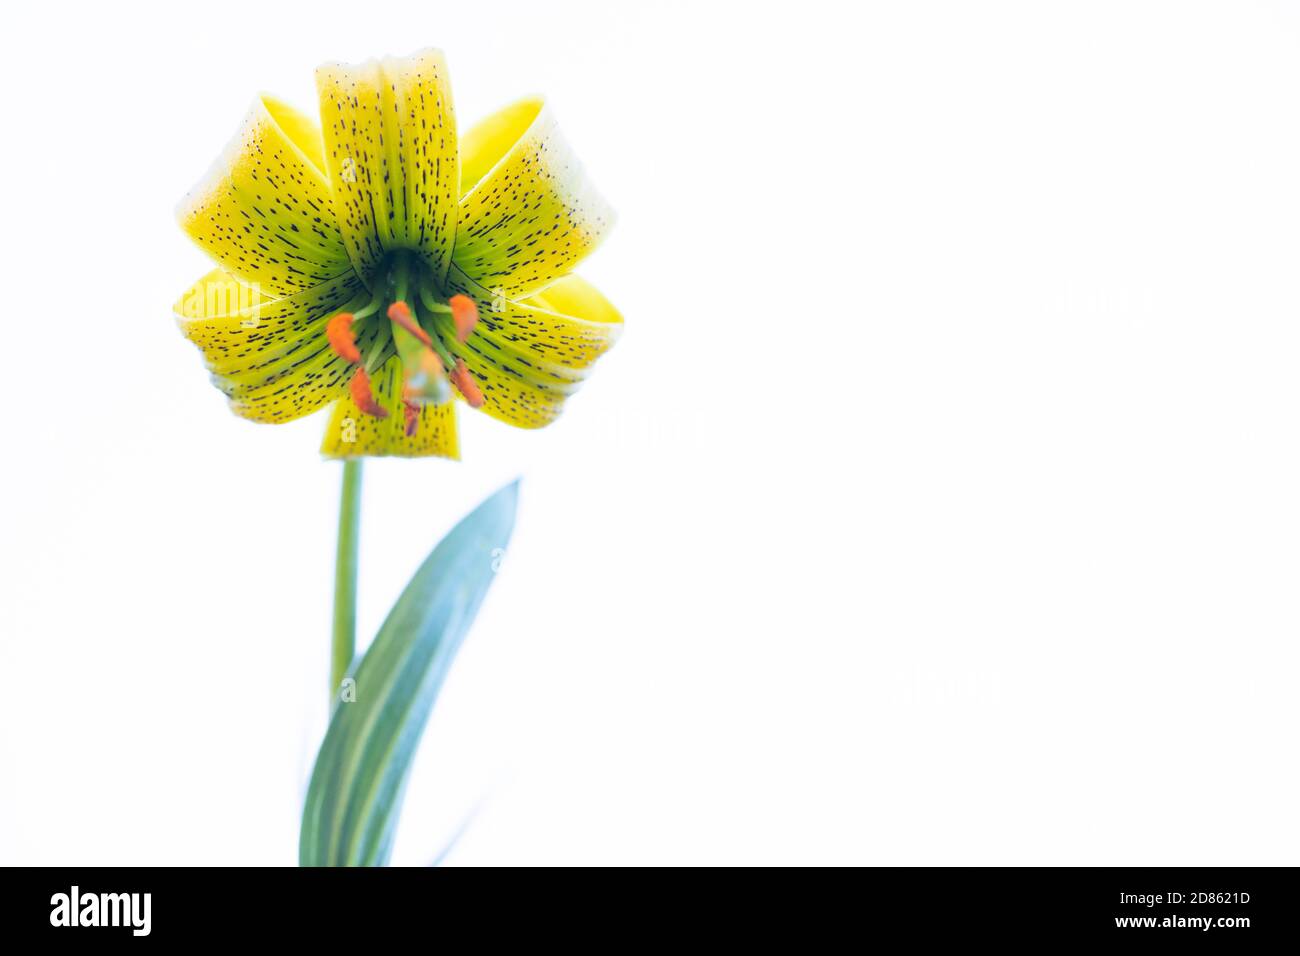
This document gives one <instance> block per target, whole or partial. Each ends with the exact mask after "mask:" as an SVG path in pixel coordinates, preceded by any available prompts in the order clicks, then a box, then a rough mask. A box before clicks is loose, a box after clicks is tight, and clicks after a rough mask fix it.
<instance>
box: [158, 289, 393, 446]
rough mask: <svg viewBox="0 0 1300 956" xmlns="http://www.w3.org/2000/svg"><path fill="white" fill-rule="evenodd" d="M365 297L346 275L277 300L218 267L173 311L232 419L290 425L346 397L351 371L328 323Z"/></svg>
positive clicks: (363, 343)
mask: <svg viewBox="0 0 1300 956" xmlns="http://www.w3.org/2000/svg"><path fill="white" fill-rule="evenodd" d="M367 298H368V295H367V294H366V293H365V290H364V288H363V287H362V285H361V281H360V279H358V278H357V277H356V275H355V274H354V273H353V272H352V271H351V269H349V270H348V272H347V273H346V274H345V275H342V276H339V277H336V278H334V279H330V280H327V281H325V282H322V283H321V284H320V285H317V286H313V287H312V288H310V289H305V290H303V291H301V292H298V293H295V294H294V295H291V296H286V297H283V298H279V299H274V298H271V297H269V296H267V295H265V294H263V293H260V292H258V290H257V289H255V288H254V287H252V286H249V285H246V284H244V283H241V282H239V281H238V280H236V279H235V278H234V277H233V276H231V275H230V274H229V273H225V272H222V271H221V270H219V269H218V270H214V271H213V272H211V273H209V274H208V275H206V276H204V277H203V278H202V279H200V280H199V281H198V282H196V283H195V284H194V285H192V286H191V287H190V288H189V290H187V291H186V293H185V294H184V295H183V296H181V298H180V300H179V301H178V302H177V303H176V305H175V307H174V311H175V313H176V317H177V320H178V321H179V323H180V328H181V331H182V332H183V333H184V334H185V337H186V338H188V339H189V340H190V341H191V342H193V343H194V344H195V345H197V346H198V347H199V348H200V349H201V350H202V352H203V357H204V359H205V360H206V361H207V364H208V369H209V370H210V371H211V372H212V381H213V384H215V385H216V386H217V387H218V388H219V389H221V391H222V392H224V393H225V394H226V396H227V397H228V398H229V399H230V403H231V408H232V409H233V410H234V411H235V413H236V414H238V415H241V416H243V417H244V418H249V419H252V420H253V421H258V422H287V421H291V420H293V419H295V418H300V417H302V416H303V415H307V414H310V413H311V412H314V411H316V410H317V409H319V408H321V407H323V406H324V405H327V404H329V402H331V401H333V400H334V399H335V398H337V397H338V396H339V395H340V394H342V393H343V392H344V391H346V385H347V382H348V378H349V374H350V371H351V370H350V368H349V365H348V363H347V362H345V361H344V360H343V359H341V358H339V357H338V355H336V354H335V353H334V351H333V350H332V349H330V348H329V345H328V342H327V340H326V337H325V324H326V322H328V321H329V318H330V316H332V315H334V314H335V313H337V312H339V311H340V310H342V309H344V308H349V307H354V306H355V305H356V304H357V303H359V302H361V301H364V300H365V299H367ZM380 331H381V328H380V326H379V325H378V324H377V323H371V324H370V326H368V327H367V328H366V329H364V330H363V332H362V334H361V335H360V336H359V338H358V345H359V346H360V347H361V348H362V349H367V348H371V347H373V346H374V344H375V339H376V337H377V336H378V335H379V334H380Z"/></svg>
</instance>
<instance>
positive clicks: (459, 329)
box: [447, 295, 478, 342]
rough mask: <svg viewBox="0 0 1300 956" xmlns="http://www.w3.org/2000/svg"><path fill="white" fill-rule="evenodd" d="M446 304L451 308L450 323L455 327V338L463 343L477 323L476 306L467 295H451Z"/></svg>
mask: <svg viewBox="0 0 1300 956" xmlns="http://www.w3.org/2000/svg"><path fill="white" fill-rule="evenodd" d="M447 304H448V305H449V306H451V321H452V322H454V323H455V325H456V338H457V339H459V340H460V341H461V342H464V341H465V340H466V339H467V338H469V334H470V333H471V332H473V331H474V326H475V325H476V324H477V323H478V306H476V305H475V304H474V300H473V299H471V298H470V297H469V296H467V295H453V296H452V297H451V298H450V299H448V300H447Z"/></svg>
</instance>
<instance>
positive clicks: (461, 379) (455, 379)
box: [448, 359, 483, 408]
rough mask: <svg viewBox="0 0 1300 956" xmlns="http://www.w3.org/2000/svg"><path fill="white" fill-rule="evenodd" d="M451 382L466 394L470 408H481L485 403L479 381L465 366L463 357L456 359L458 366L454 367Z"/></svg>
mask: <svg viewBox="0 0 1300 956" xmlns="http://www.w3.org/2000/svg"><path fill="white" fill-rule="evenodd" d="M448 377H449V378H450V379H451V384H453V385H455V386H456V388H458V389H459V390H460V393H461V394H462V395H464V396H465V401H466V403H468V405H469V407H470V408H479V407H481V406H482V404H483V393H482V392H481V391H479V387H478V382H476V381H474V376H473V375H471V374H469V369H467V368H466V367H465V362H464V360H463V359H456V367H455V368H454V369H452V371H451V375H450V376H448Z"/></svg>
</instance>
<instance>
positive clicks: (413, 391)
mask: <svg viewBox="0 0 1300 956" xmlns="http://www.w3.org/2000/svg"><path fill="white" fill-rule="evenodd" d="M375 274H376V276H377V280H376V281H375V282H374V284H373V285H372V287H371V289H370V290H369V296H370V297H369V299H368V300H366V299H359V300H357V301H355V302H353V303H351V304H350V305H349V306H348V309H347V311H344V312H340V313H338V314H337V315H335V316H333V317H332V318H331V319H330V320H329V322H327V323H326V325H325V336H326V338H327V339H328V340H329V344H330V348H332V349H333V350H334V351H335V352H336V353H338V354H339V355H340V356H342V357H343V358H344V359H346V360H347V361H348V362H351V363H352V364H353V365H354V366H356V371H355V372H354V373H353V375H352V380H351V383H350V385H349V388H350V390H351V393H352V400H353V401H354V402H356V404H357V407H358V408H360V409H361V411H362V412H364V413H365V414H367V415H373V416H374V417H375V418H387V417H388V409H386V408H384V407H383V406H382V405H381V404H379V402H377V401H376V400H375V397H374V394H373V393H372V391H371V389H370V376H371V374H373V373H374V371H375V369H376V368H378V367H379V366H380V365H381V364H382V363H383V362H384V361H386V360H387V359H388V357H389V356H390V355H392V354H394V353H395V354H396V355H397V356H398V358H400V359H401V361H402V375H403V379H404V381H405V388H404V390H403V393H402V402H403V409H404V411H405V414H406V431H407V434H408V435H409V434H411V433H413V432H414V430H415V428H416V426H417V424H418V422H419V417H420V406H421V405H425V404H435V405H441V404H443V403H444V402H448V401H450V400H451V398H452V387H453V386H454V387H455V388H456V390H457V391H458V392H460V394H461V396H462V397H463V398H464V399H465V401H466V402H467V403H469V405H470V406H471V407H473V408H478V407H479V406H480V405H482V404H483V393H482V392H481V391H480V390H479V387H478V383H477V382H475V381H474V378H473V376H471V375H470V373H469V370H468V369H466V368H465V363H464V361H462V360H461V359H459V358H455V357H453V356H452V353H451V350H450V349H449V347H448V343H450V342H452V341H456V342H460V343H464V342H465V341H466V340H467V339H468V338H469V336H470V333H471V332H473V330H474V325H475V324H476V323H477V322H478V307H477V306H476V305H475V304H474V300H473V299H471V298H469V296H465V295H453V296H450V297H444V295H443V293H442V291H441V290H440V289H439V288H438V284H437V283H436V282H435V281H434V277H433V273H432V271H431V270H430V269H429V267H428V266H427V264H426V263H424V262H423V261H422V260H421V259H420V258H419V257H418V256H417V255H416V254H415V253H412V252H409V251H406V250H400V249H399V250H394V251H393V252H390V253H389V254H388V255H387V256H386V257H385V259H384V261H383V263H382V264H381V266H380V268H379V269H378V270H377V271H376V273H375ZM372 324H373V327H372ZM372 331H373V333H374V334H373V335H371V334H369V333H371V332H372ZM359 338H364V339H365V340H366V341H369V342H370V345H369V348H368V349H367V352H366V354H365V355H362V354H361V351H360V349H359V348H358V347H357V340H358V339H359Z"/></svg>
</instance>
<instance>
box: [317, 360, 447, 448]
mask: <svg viewBox="0 0 1300 956" xmlns="http://www.w3.org/2000/svg"><path fill="white" fill-rule="evenodd" d="M404 386H405V380H404V377H403V374H402V363H401V360H400V359H398V358H396V357H393V358H390V359H389V360H388V361H387V362H385V363H384V365H383V367H382V368H380V369H379V370H378V371H376V372H375V373H374V374H373V375H371V376H370V389H371V392H372V394H373V395H374V397H375V400H376V401H377V402H378V403H379V404H380V405H382V406H383V407H384V408H386V409H387V410H388V417H387V418H375V417H374V416H373V415H367V414H365V413H364V412H362V411H361V409H360V408H358V407H357V404H356V402H354V401H353V400H352V398H351V396H348V395H345V396H344V397H342V398H340V399H339V401H338V404H336V405H335V406H334V411H333V412H332V413H331V415H330V423H329V427H327V428H326V429H325V440H324V441H323V442H322V443H321V454H323V455H326V456H327V457H330V458H360V457H362V456H380V455H396V456H400V457H403V458H421V457H425V456H429V455H436V456H438V457H441V458H460V447H459V444H458V442H457V437H456V406H455V404H454V403H452V402H447V403H445V404H443V405H422V406H420V409H419V415H420V417H419V423H418V425H417V426H416V429H415V432H414V434H412V435H410V436H408V435H407V434H406V428H407V426H406V417H405V414H404V409H403V402H402V390H403V387H404Z"/></svg>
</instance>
